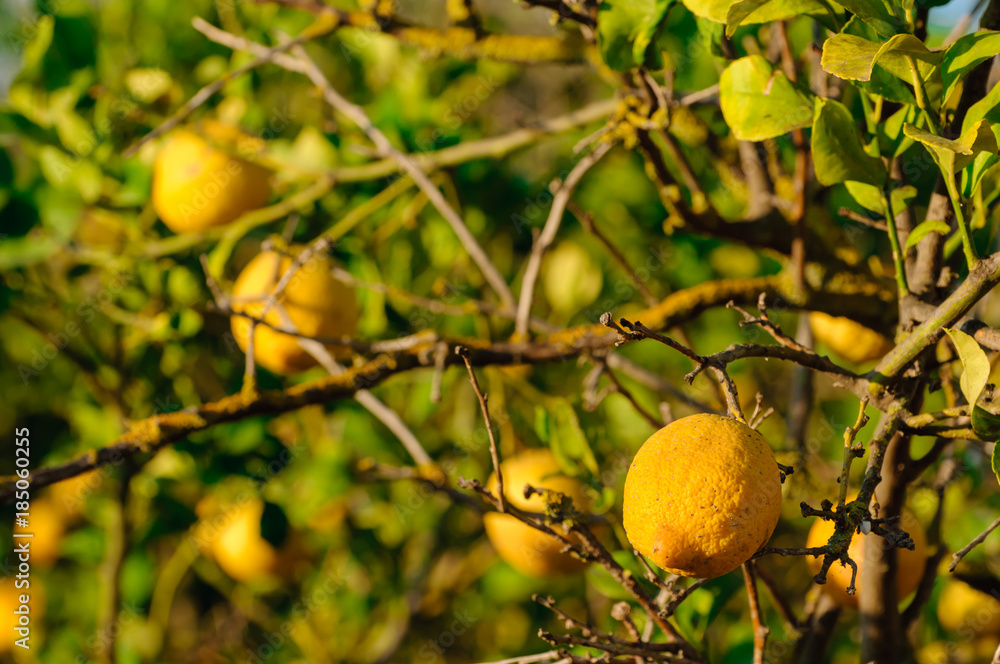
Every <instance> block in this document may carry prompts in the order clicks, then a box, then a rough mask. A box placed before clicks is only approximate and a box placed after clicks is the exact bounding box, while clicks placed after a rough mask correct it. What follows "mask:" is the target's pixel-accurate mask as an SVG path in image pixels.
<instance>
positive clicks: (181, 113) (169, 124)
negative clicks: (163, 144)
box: [122, 17, 337, 158]
mask: <svg viewBox="0 0 1000 664" xmlns="http://www.w3.org/2000/svg"><path fill="white" fill-rule="evenodd" d="M199 22H200V23H199ZM192 23H194V26H195V28H196V29H199V28H202V27H204V26H205V25H209V24H208V23H206V22H205V21H204V20H202V19H200V18H197V17H195V19H194V20H193V21H192ZM202 24H204V25H202ZM210 27H211V26H210ZM336 27H337V26H336V23H331V22H330V21H327V20H324V19H318V20H317V21H315V22H314V23H313V24H312V25H311V26H310V27H308V28H306V29H305V30H303V31H302V34H300V35H299V36H298V37H295V38H294V39H291V40H288V41H286V42H283V43H281V44H277V45H275V46H272V47H270V48H267V47H264V48H265V49H266V50H265V51H262V52H261V53H260V54H259V55H258V56H257V57H256V58H254V59H253V60H251V61H250V62H248V63H246V64H244V65H241V66H239V67H237V68H236V69H234V70H232V71H230V72H227V73H225V74H223V75H222V76H220V77H219V78H218V79H216V80H214V81H212V82H211V83H209V84H208V85H206V86H204V87H203V88H202V89H200V90H198V92H196V93H195V94H194V96H193V97H191V98H190V99H189V100H188V101H187V102H185V103H184V105H183V106H181V107H180V108H179V109H178V110H177V111H176V112H175V113H174V114H173V115H171V116H170V117H169V118H167V119H166V120H165V121H164V122H163V123H161V124H160V126H158V127H157V128H156V129H154V130H153V131H151V132H149V133H148V134H146V135H145V136H143V137H142V138H140V139H139V140H138V141H136V142H135V143H133V144H132V145H131V146H130V147H128V148H126V149H125V150H124V151H123V152H122V156H123V157H125V158H128V157H131V156H132V155H134V154H135V153H136V152H137V151H138V150H139V148H140V147H142V146H143V145H144V144H145V143H148V142H149V141H151V140H153V139H154V138H157V137H158V136H162V135H163V134H165V133H167V132H168V131H170V130H171V129H173V128H174V127H176V126H177V125H179V124H180V123H182V122H184V120H186V119H187V118H188V116H189V115H191V113H193V112H194V111H195V110H196V109H197V108H198V107H199V106H201V105H202V104H204V103H205V102H207V101H208V100H209V99H211V97H212V95H214V94H215V93H216V92H218V91H219V90H221V89H222V88H224V87H226V85H228V84H229V82H230V81H232V80H233V79H235V78H237V77H239V76H242V75H243V74H245V73H247V72H249V71H251V70H253V69H256V68H257V67H259V66H261V65H263V64H265V63H268V62H275V61H276V57H277V56H279V55H280V54H282V53H284V52H285V51H288V50H289V49H291V48H294V47H296V46H300V45H301V44H303V43H305V42H307V41H309V40H311V39H316V38H317V37H321V36H323V35H325V34H328V33H330V32H332V31H333V30H334V28H336ZM220 32H221V31H220Z"/></svg>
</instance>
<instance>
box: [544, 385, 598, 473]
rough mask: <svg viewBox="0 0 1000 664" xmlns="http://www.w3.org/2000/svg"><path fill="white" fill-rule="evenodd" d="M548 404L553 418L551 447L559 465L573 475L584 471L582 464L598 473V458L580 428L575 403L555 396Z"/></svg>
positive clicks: (551, 420) (551, 423) (551, 421)
mask: <svg viewBox="0 0 1000 664" xmlns="http://www.w3.org/2000/svg"><path fill="white" fill-rule="evenodd" d="M546 406H547V407H548V411H549V416H550V418H551V419H550V420H549V424H550V434H551V435H550V439H549V447H550V448H551V449H552V453H553V454H554V455H555V456H556V459H558V460H559V465H560V466H561V467H562V468H563V470H565V471H566V472H568V473H571V474H573V475H579V474H580V473H581V472H582V469H581V466H583V468H586V469H587V470H589V471H590V472H591V473H592V474H594V475H596V474H597V473H598V468H597V459H595V458H594V452H593V451H592V450H591V449H590V443H589V442H588V441H587V437H586V436H585V435H584V433H583V429H581V428H580V421H579V420H578V419H577V417H576V411H575V410H574V409H573V405H572V404H570V402H569V401H568V400H567V399H563V398H553V399H550V400H548V401H547V402H546Z"/></svg>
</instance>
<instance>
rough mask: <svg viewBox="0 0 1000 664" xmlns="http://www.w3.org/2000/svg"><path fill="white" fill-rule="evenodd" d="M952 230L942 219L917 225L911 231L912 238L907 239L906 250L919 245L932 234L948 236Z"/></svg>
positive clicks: (930, 220) (929, 220)
mask: <svg viewBox="0 0 1000 664" xmlns="http://www.w3.org/2000/svg"><path fill="white" fill-rule="evenodd" d="M950 230H951V228H950V227H949V226H948V224H946V223H945V222H943V221H941V220H940V219H928V220H927V221H924V222H922V223H920V224H918V225H917V227H916V228H914V229H913V230H912V231H910V236H909V237H908V238H906V248H907V249H909V248H910V247H915V246H917V243H918V242H920V241H921V240H923V239H924V238H925V237H927V236H928V235H929V234H931V233H937V234H939V235H947V234H948V231H950Z"/></svg>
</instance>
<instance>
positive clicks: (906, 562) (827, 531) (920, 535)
mask: <svg viewBox="0 0 1000 664" xmlns="http://www.w3.org/2000/svg"><path fill="white" fill-rule="evenodd" d="M899 526H900V527H901V528H902V529H903V530H905V531H906V532H908V533H909V534H910V537H912V538H913V544H914V548H913V551H910V550H909V549H897V551H896V563H897V570H896V585H897V588H898V591H899V592H898V597H897V600H902V599H903V598H904V597H906V596H907V595H909V594H910V593H911V592H913V591H914V590H916V589H917V585H918V584H919V583H920V575H921V574H923V573H924V563H925V562H926V559H927V535H926V534H925V533H924V528H923V526H921V525H920V522H919V521H917V518H916V517H915V516H914V515H913V513H912V512H910V511H909V510H905V509H904V510H903V515H902V518H901V519H900V522H899ZM834 528H835V526H834V524H833V522H832V521H824V520H822V519H817V520H816V522H815V523H813V525H812V528H811V529H810V530H809V536H808V538H807V539H806V547H809V548H812V547H814V546H825V545H826V543H827V542H828V541H829V540H830V535H832V534H833V531H834ZM867 538H875V539H876V540H877V541H879V542H883V543H884V542H885V540H884V539H883V538H882V537H880V536H878V535H872V534H868V535H860V534H856V535H855V536H854V539H852V540H851V546H850V547H849V548H848V549H847V555H849V556H850V557H851V560H853V561H854V562H855V563H857V565H858V577H857V579H856V580H855V582H854V585H855V586H856V587H857V588H858V589H859V591H858V592H860V588H861V587H862V586H861V579H862V577H863V576H864V571H865V567H866V566H867V565H868V564H870V563H868V562H866V560H865V542H866V540H867ZM806 562H807V563H808V565H809V569H810V570H812V573H813V574H816V573H818V572H819V570H820V567H822V565H823V557H822V556H820V557H819V558H813V557H812V556H807V557H806ZM850 583H851V568H850V566H848V565H841V564H840V563H839V562H834V563H833V564H832V565H830V570H829V571H828V572H827V574H826V584H825V585H824V586H823V592H825V593H827V594H828V595H830V597H832V598H833V599H834V600H835V601H836V602H837V603H838V604H840V605H841V606H848V607H852V608H857V606H858V593H855V594H853V595H848V594H847V586H849V585H850Z"/></svg>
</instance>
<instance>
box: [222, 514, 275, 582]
mask: <svg viewBox="0 0 1000 664" xmlns="http://www.w3.org/2000/svg"><path fill="white" fill-rule="evenodd" d="M263 515H264V503H263V502H262V501H261V500H260V499H258V498H251V499H248V500H245V501H242V502H240V503H237V504H236V505H231V506H229V508H223V509H222V510H220V512H219V513H218V514H217V515H216V516H215V518H214V519H213V520H212V522H211V525H212V526H214V527H215V528H216V529H217V530H216V531H215V532H214V533H212V532H211V531H209V532H208V534H205V535H204V537H205V539H208V540H209V542H210V544H209V547H208V549H209V551H210V552H211V554H212V557H213V558H215V562H217V563H218V564H219V567H221V568H222V570H223V571H224V572H225V573H226V574H228V575H229V576H231V577H233V578H234V579H236V580H237V581H250V580H253V579H257V578H260V577H262V576H266V575H267V574H270V573H272V572H274V571H275V567H276V563H277V561H278V552H277V551H276V550H275V548H274V547H273V546H272V545H271V543H270V542H268V541H267V540H265V539H264V538H263V537H262V536H261V534H260V519H261V517H262V516H263Z"/></svg>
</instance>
